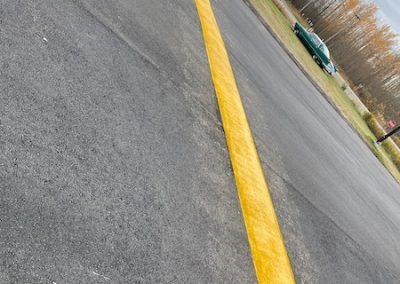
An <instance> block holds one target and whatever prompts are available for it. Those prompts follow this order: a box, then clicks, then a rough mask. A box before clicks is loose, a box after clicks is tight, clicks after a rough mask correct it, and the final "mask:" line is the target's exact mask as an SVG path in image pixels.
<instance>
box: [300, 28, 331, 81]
mask: <svg viewBox="0 0 400 284" xmlns="http://www.w3.org/2000/svg"><path fill="white" fill-rule="evenodd" d="M293 30H294V33H295V34H296V35H297V37H298V38H299V39H300V41H301V42H302V43H303V45H304V46H305V48H306V49H307V50H308V52H309V53H310V54H311V56H312V57H313V59H314V60H315V62H316V63H317V64H318V65H319V66H320V67H321V68H322V69H325V70H326V72H328V73H329V74H330V75H332V74H334V73H336V67H335V65H333V63H332V61H331V58H330V54H329V50H328V48H327V47H326V44H325V43H324V42H323V41H322V40H321V39H320V38H319V37H318V36H317V35H316V34H315V33H313V32H309V31H307V30H306V29H305V28H304V27H303V26H302V25H301V24H300V23H299V22H297V23H296V24H295V25H294V28H293Z"/></svg>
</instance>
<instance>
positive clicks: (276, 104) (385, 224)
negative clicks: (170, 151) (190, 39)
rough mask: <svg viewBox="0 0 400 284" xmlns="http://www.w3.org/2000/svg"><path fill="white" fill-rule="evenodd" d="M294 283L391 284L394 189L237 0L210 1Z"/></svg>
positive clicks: (399, 252) (399, 227)
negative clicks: (290, 266)
mask: <svg viewBox="0 0 400 284" xmlns="http://www.w3.org/2000/svg"><path fill="white" fill-rule="evenodd" d="M214 7H215V10H216V11H215V12H216V15H217V20H218V22H219V24H220V27H221V30H222V34H223V36H224V38H225V41H226V45H227V47H228V51H229V52H230V55H231V60H232V64H233V69H234V72H235V74H236V79H237V81H238V86H239V91H240V92H241V96H242V98H243V100H244V105H245V108H246V112H247V115H248V118H249V121H250V126H251V128H252V130H253V133H254V136H255V140H256V144H257V147H258V150H259V152H260V156H261V160H262V163H263V166H264V169H265V173H266V175H267V177H268V178H269V181H270V188H271V193H272V196H273V199H274V204H275V206H276V210H277V213H278V216H279V220H280V224H281V227H282V230H283V234H284V238H285V241H286V243H287V247H288V251H289V255H290V258H291V261H292V265H293V269H294V273H295V276H296V279H297V282H298V283H399V282H400V242H399V241H398V236H400V186H399V185H398V184H397V183H396V182H395V180H394V179H393V177H392V176H391V175H390V174H389V173H388V172H387V171H386V169H385V168H384V167H383V166H382V164H381V163H380V162H379V161H378V160H377V159H376V157H375V156H374V155H373V154H372V153H371V152H370V150H369V149H368V147H367V146H366V145H365V144H364V143H363V142H362V141H361V139H360V138H359V136H358V135H357V134H356V133H355V132H354V130H353V129H352V128H351V127H350V126H349V125H348V124H347V123H346V122H345V121H344V120H343V119H342V117H341V116H340V115H339V114H338V113H337V112H336V111H335V110H334V108H333V107H332V106H331V105H330V104H329V103H328V102H327V101H326V99H325V98H324V96H323V95H322V94H320V93H319V92H318V91H317V90H316V89H315V88H314V87H313V85H312V84H311V83H310V82H309V81H308V80H307V78H306V77H305V76H304V74H303V73H302V72H301V71H300V70H299V69H298V68H296V66H295V64H294V63H293V62H292V61H291V59H290V58H289V56H288V55H287V54H286V53H285V52H284V50H283V49H282V48H281V47H280V46H279V44H278V43H277V42H276V41H275V40H274V39H273V37H272V36H271V34H270V33H269V32H268V31H267V30H266V29H265V28H264V27H263V26H262V24H261V23H260V22H259V21H258V20H257V18H256V17H255V15H254V14H253V13H252V12H251V11H250V9H249V8H248V7H247V6H246V5H245V4H244V3H243V1H242V0H231V1H227V0H226V1H222V0H219V1H214Z"/></svg>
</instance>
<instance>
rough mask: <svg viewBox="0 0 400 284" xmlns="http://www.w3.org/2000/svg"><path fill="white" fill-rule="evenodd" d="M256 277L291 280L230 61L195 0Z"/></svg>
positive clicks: (205, 3) (205, 6) (208, 10)
mask: <svg viewBox="0 0 400 284" xmlns="http://www.w3.org/2000/svg"><path fill="white" fill-rule="evenodd" d="M195 2H196V6H197V11H198V13H199V18H200V22H201V26H202V29H203V37H204V41H205V46H206V50H207V55H208V60H209V64H210V69H211V76H212V80H213V83H214V88H215V92H216V96H217V100H218V106H219V109H220V112H221V118H222V124H223V127H224V130H225V135H226V140H227V144H228V149H229V154H230V157H231V162H232V167H233V172H234V175H235V181H236V186H237V189H238V192H239V199H240V204H241V207H242V213H243V218H244V222H245V226H246V230H247V235H248V239H249V243H250V250H251V254H252V257H253V262H254V266H255V270H256V275H257V279H258V282H259V283H284V284H290V283H295V281H294V276H293V272H292V268H291V265H290V261H289V257H288V254H287V251H286V248H285V244H284V241H283V237H282V234H281V231H280V228H279V224H278V220H277V217H276V214H275V210H274V207H273V204H272V200H271V196H270V193H269V189H268V186H267V183H266V180H265V177H264V173H263V170H262V167H261V163H260V160H259V157H258V153H257V150H256V147H255V144H254V140H253V136H252V134H251V130H250V127H249V124H248V122H247V118H246V113H245V111H244V108H243V105H242V102H241V99H240V95H239V91H238V89H237V86H236V81H235V78H234V75H233V71H232V67H231V65H230V62H229V57H228V53H227V51H226V48H225V45H224V42H223V39H222V37H221V34H220V31H219V28H218V24H217V21H216V20H215V16H214V13H213V10H212V7H211V3H210V1H209V0H195Z"/></svg>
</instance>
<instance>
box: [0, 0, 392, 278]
mask: <svg viewBox="0 0 400 284" xmlns="http://www.w3.org/2000/svg"><path fill="white" fill-rule="evenodd" d="M0 3H1V10H0V23H1V25H0V48H1V49H0V50H1V52H0V64H1V69H0V76H1V81H0V82H1V84H0V86H1V92H0V190H1V194H0V283H57V284H58V283H254V282H256V279H255V273H254V268H253V265H252V261H251V257H250V253H249V248H248V244H247V235H246V232H245V228H244V225H243V220H242V216H241V212H240V206H239V202H238V197H237V192H236V188H235V184H234V179H233V176H232V170H231V166H230V162H229V156H228V153H227V149H226V143H225V137H224V133H223V130H222V126H221V123H220V119H219V114H218V108H217V104H216V101H215V97H214V94H213V93H214V91H213V86H212V83H211V79H210V72H209V67H208V62H207V55H206V53H205V50H204V42H203V39H202V35H201V29H200V24H199V20H198V17H197V12H196V9H195V5H194V3H193V1H185V0H170V1H158V0H141V1H140V0H136V1H128V0H116V1H105V0H69V1H58V0H57V1H50V0H35V1H33V0H27V1H9V0H7V1H5V0H4V1H1V2H0ZM212 3H213V6H214V8H215V12H216V17H217V20H218V22H219V24H220V27H221V31H222V35H223V37H224V39H225V41H226V44H227V48H228V51H229V52H230V57H231V61H232V64H233V69H234V72H235V74H236V79H237V82H238V86H239V90H240V92H241V96H242V99H243V102H244V105H245V108H246V111H247V115H248V118H249V121H250V125H251V127H252V130H253V133H254V136H255V140H256V144H257V148H258V150H259V153H260V158H261V161H262V163H263V166H264V169H265V172H266V175H267V177H268V179H269V182H270V189H271V193H272V196H273V199H274V203H275V206H276V209H277V213H278V217H279V221H280V224H281V227H282V231H283V234H284V237H285V241H286V243H287V248H288V251H289V255H290V258H291V261H292V264H293V269H294V272H295V276H296V279H297V280H298V283H340V282H342V283H398V282H399V281H400V280H399V279H400V265H399V263H400V244H399V242H398V241H397V238H398V236H400V187H399V185H398V184H397V183H396V182H395V181H394V179H393V178H392V177H391V176H390V175H389V174H388V172H387V171H386V170H385V169H384V168H383V166H382V165H381V164H380V163H379V161H378V160H377V159H376V158H375V157H374V156H373V155H372V153H371V152H370V151H369V150H368V148H367V147H366V146H365V145H364V144H363V142H362V141H361V140H360V139H359V137H358V136H357V135H356V133H355V132H354V131H353V129H351V128H350V127H349V126H348V124H347V123H346V122H345V121H343V119H342V118H341V117H340V116H339V115H338V114H337V113H336V112H335V110H334V109H333V108H332V106H331V105H329V103H328V102H327V101H326V100H325V99H324V98H323V96H322V95H321V94H320V93H318V91H317V90H316V89H315V88H314V87H313V85H312V84H311V83H310V82H309V81H308V80H307V78H306V77H305V76H304V74H303V73H302V72H301V71H300V70H299V69H298V68H297V67H296V65H295V64H294V63H293V62H292V61H291V59H290V58H289V57H288V56H287V54H285V52H284V51H283V49H282V48H281V47H280V46H279V45H278V43H277V42H276V41H275V40H274V39H273V37H272V36H271V35H270V34H269V33H268V32H267V31H266V29H265V28H264V27H263V26H262V24H261V23H260V22H259V21H258V20H257V18H256V17H255V15H253V14H252V12H251V11H250V9H249V8H248V7H247V6H246V5H244V3H243V2H242V1H241V0H218V1H217V0H216V1H213V2H212Z"/></svg>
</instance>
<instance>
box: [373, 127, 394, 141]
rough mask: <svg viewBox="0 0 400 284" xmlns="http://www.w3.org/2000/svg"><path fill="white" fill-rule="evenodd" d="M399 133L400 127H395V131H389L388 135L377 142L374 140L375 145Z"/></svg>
mask: <svg viewBox="0 0 400 284" xmlns="http://www.w3.org/2000/svg"><path fill="white" fill-rule="evenodd" d="M399 131H400V125H399V126H397V127H396V128H395V129H393V130H392V131H390V132H389V133H388V134H386V135H384V136H382V137H381V138H379V139H378V140H376V143H378V144H380V143H382V142H383V141H385V140H386V139H388V138H389V137H390V136H392V135H394V134H396V133H397V132H399Z"/></svg>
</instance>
